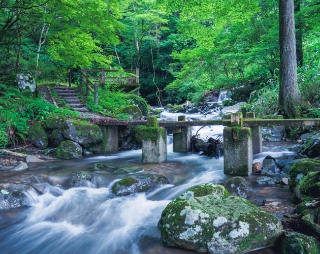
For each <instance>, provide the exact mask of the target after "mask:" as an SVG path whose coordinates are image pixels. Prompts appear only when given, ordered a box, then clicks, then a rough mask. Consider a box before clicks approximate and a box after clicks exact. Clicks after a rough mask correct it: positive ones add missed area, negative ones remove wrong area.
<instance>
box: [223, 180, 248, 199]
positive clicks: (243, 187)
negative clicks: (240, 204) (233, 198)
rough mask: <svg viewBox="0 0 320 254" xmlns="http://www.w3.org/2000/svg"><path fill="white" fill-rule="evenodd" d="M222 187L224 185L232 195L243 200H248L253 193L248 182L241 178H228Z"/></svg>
mask: <svg viewBox="0 0 320 254" xmlns="http://www.w3.org/2000/svg"><path fill="white" fill-rule="evenodd" d="M221 185H223V186H224V187H225V188H226V189H227V190H228V191H229V192H230V193H231V194H233V195H237V196H240V197H243V198H248V197H249V196H250V193H251V189H250V188H249V186H248V182H247V181H246V179H244V178H243V177H241V176H236V177H231V178H228V179H227V180H225V181H223V182H222V183H221Z"/></svg>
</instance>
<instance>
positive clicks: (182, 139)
mask: <svg viewBox="0 0 320 254" xmlns="http://www.w3.org/2000/svg"><path fill="white" fill-rule="evenodd" d="M178 121H186V116H185V115H181V116H178ZM191 135H192V132H191V127H177V128H174V130H173V152H176V153H187V152H188V151H189V150H190V139H191Z"/></svg>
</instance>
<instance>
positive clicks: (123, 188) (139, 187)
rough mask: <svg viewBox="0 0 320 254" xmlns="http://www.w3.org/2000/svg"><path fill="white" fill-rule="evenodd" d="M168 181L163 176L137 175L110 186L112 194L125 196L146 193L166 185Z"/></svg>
mask: <svg viewBox="0 0 320 254" xmlns="http://www.w3.org/2000/svg"><path fill="white" fill-rule="evenodd" d="M168 183H169V180H168V179H167V178H166V177H165V176H163V175H153V174H139V175H133V176H128V177H126V178H124V179H122V180H120V181H119V182H116V183H115V184H114V185H113V186H112V192H113V193H114V194H116V195H118V196H125V195H130V194H134V193H137V192H147V191H149V190H151V189H154V188H156V187H158V186H160V185H163V184H168Z"/></svg>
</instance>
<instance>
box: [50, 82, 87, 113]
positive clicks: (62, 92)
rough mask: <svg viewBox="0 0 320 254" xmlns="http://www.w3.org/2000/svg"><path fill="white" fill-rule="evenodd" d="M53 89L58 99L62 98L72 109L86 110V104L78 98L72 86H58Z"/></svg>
mask: <svg viewBox="0 0 320 254" xmlns="http://www.w3.org/2000/svg"><path fill="white" fill-rule="evenodd" d="M54 90H55V91H56V92H57V94H58V96H59V98H60V99H64V100H65V102H66V103H67V104H68V105H70V107H71V108H73V110H74V111H78V112H88V109H87V108H86V106H85V105H84V104H83V103H82V102H81V101H80V99H79V98H78V95H77V92H76V89H75V88H73V87H64V86H58V87H55V88H54Z"/></svg>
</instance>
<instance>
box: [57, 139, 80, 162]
mask: <svg viewBox="0 0 320 254" xmlns="http://www.w3.org/2000/svg"><path fill="white" fill-rule="evenodd" d="M53 156H54V157H55V158H59V159H63V160H69V159H76V158H80V157H82V147H81V146H80V145H79V144H78V143H76V142H73V141H70V140H65V141H62V142H61V143H60V145H59V146H58V147H57V148H56V150H54V151H53Z"/></svg>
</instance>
